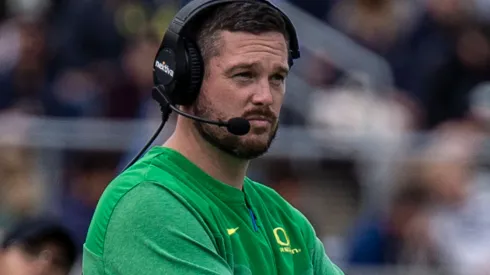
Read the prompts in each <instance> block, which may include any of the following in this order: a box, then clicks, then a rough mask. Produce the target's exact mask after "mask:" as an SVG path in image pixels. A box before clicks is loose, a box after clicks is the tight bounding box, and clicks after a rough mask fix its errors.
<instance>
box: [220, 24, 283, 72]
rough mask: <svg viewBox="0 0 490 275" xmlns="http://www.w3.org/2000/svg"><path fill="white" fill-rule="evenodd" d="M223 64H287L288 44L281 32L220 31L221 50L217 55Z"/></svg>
mask: <svg viewBox="0 0 490 275" xmlns="http://www.w3.org/2000/svg"><path fill="white" fill-rule="evenodd" d="M218 59H220V62H222V63H224V64H223V65H225V66H226V65H231V64H236V63H240V62H250V63H252V62H259V61H262V62H264V61H265V62H269V63H272V64H273V65H275V66H283V67H287V66H288V45H287V42H286V39H285V37H284V35H283V34H281V33H279V32H266V33H262V34H252V33H246V32H229V31H223V32H222V33H221V50H220V54H219V56H218Z"/></svg>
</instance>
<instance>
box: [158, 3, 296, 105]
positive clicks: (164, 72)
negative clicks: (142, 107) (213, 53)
mask: <svg viewBox="0 0 490 275" xmlns="http://www.w3.org/2000/svg"><path fill="white" fill-rule="evenodd" d="M235 2H248V3H254V2H255V3H256V2H261V3H265V4H268V5H269V6H270V7H271V8H273V9H274V10H276V11H278V12H279V13H280V14H281V15H282V18H283V20H284V22H285V24H286V31H287V32H288V34H289V64H290V66H292V64H293V60H294V59H297V58H299V57H300V51H299V45H298V44H299V43H298V38H297V35H296V30H295V28H294V25H293V24H292V22H291V20H290V19H289V18H288V16H287V15H286V14H284V12H282V11H281V10H280V9H279V8H278V7H276V6H275V5H274V4H272V3H271V2H269V1H267V0H194V1H191V2H190V3H188V4H187V5H185V6H184V7H183V8H182V9H181V10H179V11H178V12H177V14H176V15H175V16H174V18H173V20H172V22H171V24H170V26H169V27H168V30H167V31H166V33H165V36H164V38H163V41H162V44H161V45H160V49H159V50H158V52H157V55H156V57H155V62H154V66H153V72H154V73H153V80H154V84H155V86H158V85H164V86H165V90H166V91H167V93H168V95H169V97H170V100H171V102H172V103H173V104H177V105H188V104H191V103H192V102H193V101H194V100H195V98H196V97H197V95H198V94H199V90H200V87H201V82H202V77H203V71H204V68H203V67H204V64H203V61H202V58H201V55H200V53H199V50H198V48H197V46H196V45H195V41H192V39H191V38H190V37H189V35H188V34H187V35H186V33H185V31H187V30H188V29H189V28H190V27H191V28H192V27H194V24H195V23H194V21H195V19H196V18H197V17H199V16H200V15H202V14H204V13H206V12H207V11H209V10H211V9H213V8H215V7H217V6H219V5H222V4H227V3H235ZM153 98H154V99H155V100H157V101H159V102H160V103H162V100H163V99H161V98H160V97H159V96H156V95H155V94H154V95H153Z"/></svg>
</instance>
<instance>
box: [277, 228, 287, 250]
mask: <svg viewBox="0 0 490 275" xmlns="http://www.w3.org/2000/svg"><path fill="white" fill-rule="evenodd" d="M273 232H274V237H276V241H277V243H278V244H280V245H282V246H289V238H288V234H286V230H284V228H282V227H276V228H274V231H273ZM279 232H281V234H279ZM279 235H282V236H279Z"/></svg>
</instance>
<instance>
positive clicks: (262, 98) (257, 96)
mask: <svg viewBox="0 0 490 275" xmlns="http://www.w3.org/2000/svg"><path fill="white" fill-rule="evenodd" d="M273 102H274V99H273V97H272V89H271V86H270V83H269V81H268V80H267V79H266V80H263V81H260V82H258V85H257V89H256V90H255V91H254V93H253V95H252V103H253V104H254V105H259V106H269V105H272V103H273Z"/></svg>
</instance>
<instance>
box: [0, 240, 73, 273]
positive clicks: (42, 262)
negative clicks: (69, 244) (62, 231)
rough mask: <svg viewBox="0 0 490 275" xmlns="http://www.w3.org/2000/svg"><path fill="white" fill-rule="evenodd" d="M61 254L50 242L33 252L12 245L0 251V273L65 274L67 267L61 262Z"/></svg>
mask: <svg viewBox="0 0 490 275" xmlns="http://www.w3.org/2000/svg"><path fill="white" fill-rule="evenodd" d="M62 255H63V251H62V249H60V248H59V247H58V246H57V245H55V244H50V243H47V244H44V245H43V247H42V249H41V250H39V251H37V252H35V253H34V252H33V251H29V249H25V248H23V247H20V246H12V247H10V248H7V249H6V250H4V251H2V252H1V253H0V275H66V274H68V273H69V269H68V268H66V267H65V265H64V264H63V263H62V262H61V261H62Z"/></svg>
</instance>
